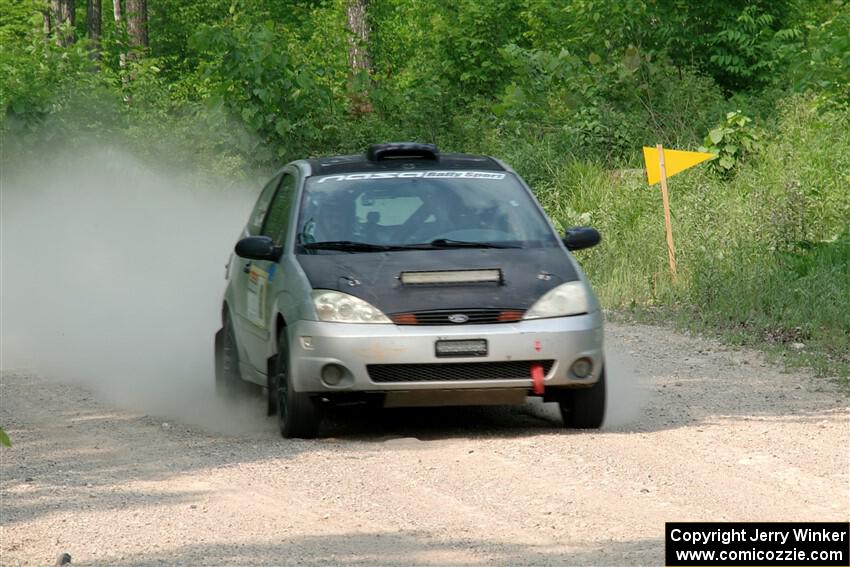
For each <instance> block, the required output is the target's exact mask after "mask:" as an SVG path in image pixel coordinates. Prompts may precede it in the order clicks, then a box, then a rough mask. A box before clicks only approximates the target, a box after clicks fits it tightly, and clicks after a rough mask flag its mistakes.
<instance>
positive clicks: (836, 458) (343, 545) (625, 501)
mask: <svg viewBox="0 0 850 567" xmlns="http://www.w3.org/2000/svg"><path fill="white" fill-rule="evenodd" d="M607 330H608V345H607V348H608V352H609V361H610V366H611V368H610V373H609V374H610V379H611V381H612V383H611V385H610V390H611V396H612V399H611V402H610V405H611V407H610V412H611V418H610V419H609V422H608V423H607V424H606V426H605V427H604V428H603V429H602V430H601V431H596V432H575V431H567V430H563V429H561V427H560V422H559V419H558V417H557V413H556V410H555V409H554V408H553V407H550V406H545V405H543V404H528V405H526V406H522V407H517V408H439V409H417V410H393V411H389V410H387V411H382V412H369V411H364V410H362V409H359V410H358V409H346V410H345V411H342V410H339V411H337V412H335V414H334V415H333V416H332V418H331V420H330V422H329V423H328V424H327V426H326V427H325V429H324V434H325V435H326V438H324V439H321V440H316V441H287V440H283V439H281V438H280V437H279V436H278V435H277V434H276V432H275V430H274V421H273V420H272V419H271V418H265V417H263V416H262V415H261V414H262V410H263V406H262V403H261V402H259V401H257V402H256V404H253V406H252V407H250V408H248V409H250V414H248V413H246V412H245V411H244V410H245V408H235V409H234V417H233V420H234V423H236V422H237V421H238V423H239V427H238V428H237V429H235V430H234V431H230V432H229V433H220V432H213V431H212V430H210V429H209V428H203V427H199V426H197V425H192V424H191V423H193V422H191V421H187V420H182V419H179V418H177V419H175V417H174V416H170V417H168V416H161V415H159V416H158V415H153V414H150V415H146V414H142V413H139V412H136V411H131V410H127V409H122V407H121V406H120V405H118V404H115V403H112V402H109V401H107V400H106V399H105V398H103V397H102V396H100V395H99V394H97V393H95V392H92V391H90V390H87V389H85V388H83V387H81V386H78V385H63V384H58V383H55V382H48V381H47V380H45V379H44V378H40V377H37V376H33V375H31V374H29V373H24V372H7V373H5V374H3V376H2V386H0V395H2V398H0V424H3V425H4V426H5V427H6V429H7V430H8V432H9V433H10V435H11V437H12V439H13V442H14V446H13V448H11V449H2V452H0V458H2V479H0V481H2V482H0V497H2V502H0V504H2V508H1V509H0V526H2V528H0V529H1V530H2V531H0V564H2V565H9V566H11V565H52V564H53V562H54V560H55V558H56V557H57V555H58V554H59V553H61V552H67V553H69V554H70V555H71V556H72V558H73V562H72V566H73V565H90V566H130V565H307V566H314V565H338V564H339V565H342V564H346V565H378V566H395V565H410V566H419V565H485V564H487V565H652V566H658V565H663V559H662V556H663V530H664V522H665V521H674V520H675V521H685V520H693V521H700V520H705V521H709V520H715V521H721V520H730V521H731V520H741V521H745V520H747V521H755V520H774V521H781V520H800V521H803V520H841V521H846V520H847V519H848V516H850V420H848V407H847V406H848V399H847V397H846V393H843V392H842V389H841V387H840V386H839V385H838V384H837V383H836V382H832V381H830V380H828V379H823V378H815V377H813V376H811V374H810V373H808V372H805V371H793V372H786V371H784V370H783V369H781V368H780V367H777V366H775V365H771V364H768V363H766V362H765V361H764V359H763V357H762V356H761V355H759V354H758V353H754V352H752V351H747V350H741V349H734V348H729V347H724V346H721V345H719V344H718V343H715V342H713V341H710V340H706V339H703V338H697V337H691V336H687V335H683V334H680V333H676V332H674V331H671V330H669V329H665V328H660V327H647V326H633V325H609V326H608V328H607ZM168 395H169V393H168V392H167V391H164V392H162V396H164V397H167V396H168ZM222 411H225V410H222ZM237 414H238V415H237ZM248 415H250V416H253V417H247V416H248ZM222 418H223V419H224V420H225V422H226V421H227V418H228V416H227V415H226V414H224V415H223V416H222ZM237 418H238V419H237ZM224 431H227V428H226V427H225V428H224Z"/></svg>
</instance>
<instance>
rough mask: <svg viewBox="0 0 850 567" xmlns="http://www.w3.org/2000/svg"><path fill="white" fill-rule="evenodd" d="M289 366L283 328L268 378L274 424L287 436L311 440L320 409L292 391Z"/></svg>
mask: <svg viewBox="0 0 850 567" xmlns="http://www.w3.org/2000/svg"><path fill="white" fill-rule="evenodd" d="M289 368H290V365H289V343H288V342H287V339H286V329H284V330H283V331H282V332H281V333H280V338H279V339H278V345H277V360H276V362H275V373H274V376H272V378H271V380H269V390H270V393H271V392H274V395H275V400H276V402H277V403H276V405H277V423H278V427H280V434H281V435H282V436H283V437H285V438H287V439H291V438H301V439H313V438H315V437H316V436H317V435H318V434H319V424H320V423H321V421H322V411H321V408H320V407H319V403H318V401H317V400H315V399H314V398H313V396H311V395H310V394H307V393H304V392H296V391H295V389H294V388H293V386H292V383H293V380H292V375H291V373H290V372H289Z"/></svg>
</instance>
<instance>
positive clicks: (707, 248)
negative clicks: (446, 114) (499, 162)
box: [496, 99, 850, 382]
mask: <svg viewBox="0 0 850 567" xmlns="http://www.w3.org/2000/svg"><path fill="white" fill-rule="evenodd" d="M500 145H501V144H500ZM508 146H509V145H507V144H505V145H504V146H503V147H508ZM510 147H512V148H514V152H516V153H520V154H523V155H516V156H512V155H510V154H511V152H510V151H508V152H503V153H502V154H496V155H502V156H504V158H505V159H506V161H508V162H509V163H512V164H514V165H515V167H516V168H517V170H518V171H520V173H521V174H523V176H527V178H529V179H530V180H531V184H532V187H534V189H535V192H536V194H537V196H538V198H539V199H540V201H541V203H542V204H543V206H544V208H545V209H546V211H547V213H548V214H549V216H550V217H551V218H552V220H553V221H554V222H555V224H556V225H558V226H559V228H565V227H567V226H573V225H592V226H594V227H596V228H598V229H599V230H600V232H601V233H602V235H603V243H602V245H601V246H599V247H597V248H594V249H591V250H588V251H582V252H578V253H577V257H578V258H579V261H580V262H581V263H582V265H583V266H584V267H585V269H586V271H587V273H588V275H589V277H590V278H591V280H592V281H593V284H594V287H595V289H596V290H597V292H598V294H599V296H600V300H601V301H602V303H603V305H605V306H606V308H609V309H613V310H616V311H620V312H622V313H624V314H625V315H626V316H629V317H633V318H638V319H641V320H646V321H649V320H654V321H660V320H664V321H672V322H674V323H676V324H678V325H681V326H685V327H687V328H690V329H693V330H698V331H701V332H708V333H714V334H716V335H718V336H720V337H722V338H723V339H724V340H726V341H728V342H731V343H735V344H742V345H749V346H755V347H759V348H762V349H764V350H765V351H767V352H768V353H769V354H771V355H772V356H773V357H774V358H776V359H781V360H783V361H785V362H786V363H787V364H788V365H789V366H808V367H811V368H813V369H815V370H816V371H817V372H818V373H821V374H837V375H839V376H843V377H844V380H845V382H846V378H847V376H848V375H850V116H848V115H847V114H846V113H843V114H842V113H841V112H826V111H818V110H817V109H816V107H815V106H814V105H812V104H810V102H809V101H806V100H804V99H793V100H792V101H791V102H790V103H789V104H786V105H785V106H784V107H782V108H780V109H779V118H778V127H777V129H776V132H775V133H774V134H773V135H772V136H771V137H770V138H768V139H766V140H765V141H764V144H763V146H762V148H761V149H760V150H759V151H758V152H757V153H755V154H753V155H750V156H749V157H748V158H747V159H746V160H745V161H743V162H741V163H740V164H739V165H738V166H736V170H735V171H734V172H733V174H732V175H728V174H726V175H724V174H720V173H718V172H716V171H714V169H713V168H712V167H711V166H708V165H706V166H701V167H697V168H694V169H693V170H690V171H686V172H684V173H682V174H680V175H678V176H676V177H675V178H672V179H671V180H670V193H671V197H670V199H671V209H672V218H673V221H672V222H673V235H674V240H675V243H676V256H677V260H678V276H679V277H678V282H677V283H676V284H673V283H672V281H671V277H670V274H669V268H668V264H667V251H666V244H665V237H664V221H663V211H662V205H661V196H660V191H659V190H658V187H657V186H653V187H649V186H648V185H647V184H646V181H645V178H644V176H643V173H642V171H640V170H636V169H623V170H617V171H610V170H606V169H604V168H603V167H602V166H600V165H598V164H595V163H592V162H586V161H575V160H572V159H570V158H569V156H564V157H563V158H561V159H555V158H554V156H553V155H552V154H551V153H549V152H545V151H544V152H542V153H538V154H537V155H536V156H535V157H536V158H537V161H535V160H534V158H533V157H532V156H530V155H527V154H526V152H531V151H533V147H534V144H525V145H523V144H513V145H510ZM514 157H516V158H517V159H515V160H513V159H512V158H514ZM530 169H533V171H529V170H530Z"/></svg>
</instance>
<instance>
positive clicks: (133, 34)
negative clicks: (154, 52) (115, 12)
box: [126, 0, 148, 58]
mask: <svg viewBox="0 0 850 567" xmlns="http://www.w3.org/2000/svg"><path fill="white" fill-rule="evenodd" d="M126 2H127V4H126V5H127V35H128V37H129V39H130V49H131V50H132V53H133V55H132V57H133V58H135V57H138V55H139V51H142V50H145V49H147V47H148V2H147V0H126Z"/></svg>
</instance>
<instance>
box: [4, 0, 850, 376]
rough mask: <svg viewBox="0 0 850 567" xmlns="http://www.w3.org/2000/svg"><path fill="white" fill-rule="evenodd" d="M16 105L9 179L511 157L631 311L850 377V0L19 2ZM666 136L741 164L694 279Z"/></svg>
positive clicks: (683, 201) (204, 175)
mask: <svg viewBox="0 0 850 567" xmlns="http://www.w3.org/2000/svg"><path fill="white" fill-rule="evenodd" d="M0 107H2V113H0V120H2V122H0V135H1V136H2V152H1V153H2V155H0V159H2V163H0V166H2V168H3V172H4V173H3V176H4V177H8V176H9V175H13V173H14V170H15V167H16V166H17V164H22V163H32V159H37V160H49V159H50V157H51V153H52V152H54V151H56V148H59V147H61V148H63V149H64V150H67V149H69V148H70V149H72V150H73V148H76V147H80V148H82V147H90V146H91V145H92V144H101V143H102V144H108V145H119V146H121V147H124V148H127V149H128V151H131V152H132V153H133V154H134V155H136V156H138V157H139V158H140V159H143V160H149V161H151V162H155V163H157V164H160V165H162V164H165V165H167V166H168V167H174V168H178V169H180V170H184V171H192V172H195V173H196V174H197V175H198V176H199V178H201V179H209V180H215V183H221V180H222V179H225V180H230V182H232V183H234V184H246V183H247V184H249V185H252V186H259V185H260V184H262V182H263V178H264V176H266V175H267V174H268V173H269V172H270V171H271V170H272V169H274V168H276V167H279V166H280V165H282V164H283V163H285V162H287V161H288V160H291V159H296V158H301V157H304V156H315V155H323V154H335V153H356V152H361V151H363V150H364V148H365V147H366V146H367V145H368V144H369V143H373V142H380V141H394V140H417V141H427V142H435V143H437V144H438V145H439V147H440V149H441V150H443V151H463V152H469V153H486V154H491V155H495V156H497V157H500V158H502V159H504V160H505V161H507V162H508V163H510V164H511V165H513V166H514V167H515V168H516V169H517V170H518V172H519V173H520V174H521V175H523V176H524V177H525V178H526V180H528V181H529V183H530V184H531V186H532V187H533V189H534V190H535V192H536V194H537V196H538V198H539V199H540V201H541V202H542V203H543V205H544V207H545V208H546V210H547V212H548V214H549V215H550V217H551V218H552V219H553V221H554V222H555V223H556V225H558V226H559V227H560V228H561V229H563V228H566V227H568V226H573V225H578V224H581V225H592V226H595V227H596V228H598V229H599V230H600V231H601V232H602V234H603V238H604V240H603V244H602V245H601V246H599V247H597V248H595V249H592V250H590V251H587V252H580V253H578V254H579V256H580V257H579V259H580V261H581V262H582V264H583V265H584V266H585V268H586V270H587V272H588V274H589V276H590V278H591V280H592V281H593V284H594V286H595V287H596V289H597V290H598V292H599V295H600V298H601V300H602V302H603V304H604V305H605V306H606V308H608V309H610V310H611V311H612V316H615V317H630V318H632V317H633V318H639V319H641V320H647V319H651V320H664V321H674V322H676V323H679V324H683V325H687V326H689V327H691V328H695V329H698V330H701V331H703V332H706V331H708V332H714V333H719V334H720V335H721V336H722V337H724V338H725V339H726V340H727V341H731V342H734V343H740V344H750V345H756V346H760V347H762V348H766V349H767V350H768V351H770V352H773V353H774V354H776V355H778V356H782V357H784V358H785V360H786V361H787V362H789V363H790V364H791V365H806V366H810V367H814V368H816V369H818V370H820V371H823V372H829V373H834V372H838V373H839V374H843V375H844V376H845V377H846V375H847V373H848V367H850V220H849V219H850V3H848V2H846V1H844V0H808V1H807V0H748V1H737V2H732V1H721V0H705V1H702V2H688V1H685V0H654V1H653V0H562V1H552V0H453V1H448V0H327V1H312V2H311V1H289V2H284V1H279V0H278V1H273V0H106V1H103V0H76V1H75V0H0ZM656 143H663V144H664V146H665V147H668V148H676V149H685V150H697V149H700V148H703V149H705V150H707V151H711V152H714V153H717V154H718V159H715V160H713V161H712V162H709V163H708V164H705V165H702V166H699V167H697V168H694V169H692V170H690V171H688V172H685V173H683V174H680V175H679V176H677V177H676V178H675V179H674V180H672V181H671V207H672V211H673V230H674V236H675V239H676V244H677V254H678V261H679V279H678V282H677V283H676V284H673V283H671V278H670V275H669V273H668V267H667V257H666V248H665V244H664V225H663V216H662V210H661V197H660V194H659V191H658V189H657V186H655V187H650V186H648V185H647V184H646V180H645V177H644V175H643V173H642V171H641V168H642V167H643V164H642V161H641V147H642V146H644V145H655V144H656ZM90 167H92V168H97V167H98V164H97V163H91V164H90ZM68 190H69V191H73V188H72V187H69V188H68Z"/></svg>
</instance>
